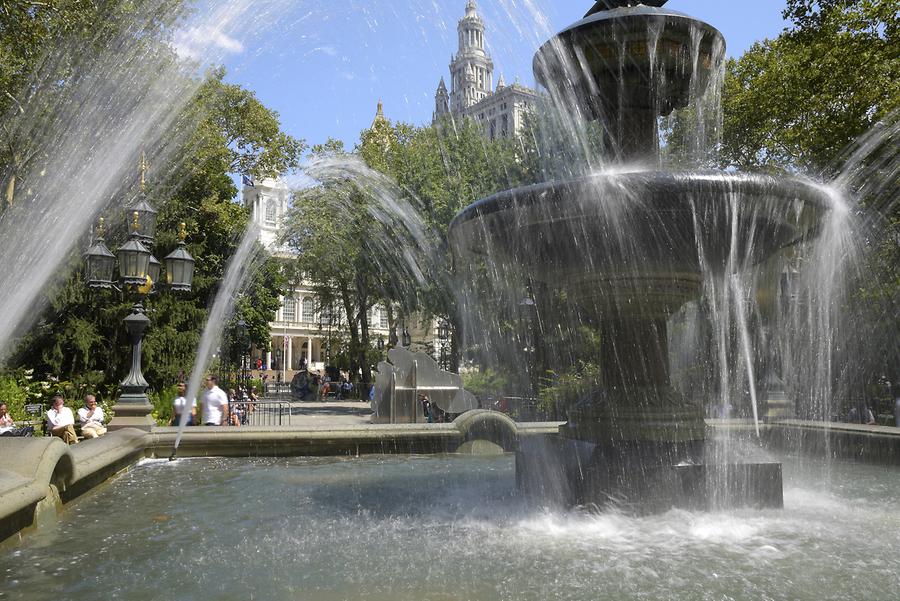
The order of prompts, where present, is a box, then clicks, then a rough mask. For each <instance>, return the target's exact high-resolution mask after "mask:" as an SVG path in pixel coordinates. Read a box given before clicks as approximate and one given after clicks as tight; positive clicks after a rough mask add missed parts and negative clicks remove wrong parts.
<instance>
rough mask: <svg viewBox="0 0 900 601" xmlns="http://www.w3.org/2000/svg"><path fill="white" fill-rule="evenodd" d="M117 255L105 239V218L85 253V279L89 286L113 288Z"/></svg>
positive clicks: (101, 220) (101, 219)
mask: <svg viewBox="0 0 900 601" xmlns="http://www.w3.org/2000/svg"><path fill="white" fill-rule="evenodd" d="M115 268H116V255H114V254H112V252H110V250H109V248H107V247H106V243H105V242H104V240H103V218H102V217H101V218H100V226H99V227H98V228H97V239H96V241H95V242H94V244H93V246H91V247H90V248H89V249H88V250H87V252H86V253H84V281H85V283H86V284H87V286H88V287H89V288H112V287H113V271H114V270H115Z"/></svg>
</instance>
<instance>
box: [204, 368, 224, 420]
mask: <svg viewBox="0 0 900 601" xmlns="http://www.w3.org/2000/svg"><path fill="white" fill-rule="evenodd" d="M205 385H206V390H204V391H203V396H202V397H201V398H200V402H201V403H202V405H203V425H204V426H227V425H228V422H227V421H226V420H227V416H228V396H227V395H226V394H225V391H224V390H222V389H221V388H219V379H218V378H217V377H216V376H213V375H209V376H206V381H205Z"/></svg>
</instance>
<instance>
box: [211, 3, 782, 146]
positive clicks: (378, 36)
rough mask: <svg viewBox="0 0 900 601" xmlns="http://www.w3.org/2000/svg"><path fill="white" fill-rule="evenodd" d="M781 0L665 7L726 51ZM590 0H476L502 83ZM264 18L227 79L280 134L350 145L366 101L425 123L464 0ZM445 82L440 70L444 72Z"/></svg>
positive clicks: (763, 27) (229, 64)
mask: <svg viewBox="0 0 900 601" xmlns="http://www.w3.org/2000/svg"><path fill="white" fill-rule="evenodd" d="M784 4H785V1H784V0H750V1H744V0H669V3H668V4H667V8H671V9H674V10H679V11H682V12H685V13H688V14H690V15H692V16H694V17H697V18H699V19H702V20H704V21H706V22H708V23H710V24H712V25H713V26H715V27H717V28H718V29H719V30H720V31H721V32H722V33H723V34H724V36H725V39H726V41H727V43H728V54H729V55H730V56H740V54H741V53H743V52H744V51H745V50H746V49H748V48H749V47H750V46H751V45H752V44H753V42H755V41H757V40H761V39H764V38H772V37H775V36H777V35H778V34H779V33H780V32H781V31H782V29H783V28H784V27H785V23H784V22H783V20H782V18H781V11H782V9H783V7H784ZM591 5H592V2H591V0H556V1H554V0H479V1H478V7H479V12H480V13H481V15H482V18H483V19H484V20H485V22H486V27H487V31H486V33H485V38H486V40H487V42H488V46H489V51H490V53H491V54H492V56H493V59H494V64H495V73H494V82H495V84H496V79H497V77H498V76H499V74H500V72H502V73H503V74H504V76H505V77H506V80H507V82H508V83H509V82H512V81H513V80H514V78H515V77H516V76H519V77H520V79H521V81H522V83H524V84H526V85H533V82H534V79H533V76H532V74H531V58H532V56H533V54H534V51H535V50H536V48H537V47H538V46H539V45H540V44H541V43H542V42H543V41H545V40H546V39H547V38H548V37H549V36H550V35H551V34H552V33H554V32H556V31H558V30H560V29H562V28H563V27H565V26H567V25H569V24H571V23H573V22H575V21H577V20H578V19H580V18H581V17H582V16H583V15H584V13H585V12H586V11H587V9H588V8H590V6H591ZM282 6H285V7H287V8H286V10H280V11H278V14H272V13H268V14H262V15H259V18H260V19H268V20H269V21H270V22H271V23H272V25H271V26H269V27H267V28H265V29H264V32H263V33H258V32H257V33H254V34H253V36H252V37H250V36H249V34H248V38H246V39H240V36H238V38H239V39H240V44H239V45H237V47H236V48H239V50H236V51H235V52H233V53H232V54H230V55H228V56H227V57H226V60H225V66H226V68H227V69H228V80H229V81H231V82H234V83H239V84H241V85H243V86H245V87H247V88H249V89H252V90H254V91H255V92H256V93H257V95H258V96H259V98H260V99H261V100H262V101H263V102H264V103H265V104H266V105H267V106H268V107H270V108H272V109H274V110H276V111H278V113H279V114H280V115H281V119H282V124H283V127H284V129H285V131H287V132H288V133H290V134H292V135H294V136H296V137H300V138H305V139H306V140H307V141H308V142H309V143H311V144H312V143H317V142H323V141H325V140H326V139H327V138H328V137H329V136H331V137H336V138H340V139H342V140H344V141H345V142H346V143H347V144H348V146H352V145H353V143H354V142H355V141H356V140H357V139H358V136H359V132H360V131H361V130H362V129H364V128H366V127H368V126H369V124H370V123H371V121H372V117H373V116H374V113H375V107H376V104H377V102H378V99H379V98H381V99H383V100H384V106H385V113H386V114H387V117H388V118H389V119H391V120H394V121H398V120H399V121H407V122H412V123H415V124H423V123H426V122H429V121H430V119H431V113H432V110H433V107H434V92H435V89H436V87H437V83H438V81H439V79H440V77H441V76H444V77H445V78H447V76H448V64H449V62H450V55H451V54H452V53H453V52H455V51H456V23H457V21H458V20H459V19H460V18H461V17H462V15H463V14H464V12H465V11H464V8H465V0H296V1H291V2H286V3H285V4H283V5H282ZM448 79H449V78H448Z"/></svg>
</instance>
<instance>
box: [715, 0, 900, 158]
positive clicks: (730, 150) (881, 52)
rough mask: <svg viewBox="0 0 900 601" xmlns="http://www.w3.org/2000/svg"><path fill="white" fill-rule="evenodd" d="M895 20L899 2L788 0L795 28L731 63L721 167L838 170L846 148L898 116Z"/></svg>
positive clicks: (899, 55) (899, 50)
mask: <svg viewBox="0 0 900 601" xmlns="http://www.w3.org/2000/svg"><path fill="white" fill-rule="evenodd" d="M898 14H900V1H898V0H824V1H820V2H814V1H812V0H789V2H788V5H787V8H786V10H785V13H784V16H785V18H787V19H791V20H792V21H793V23H794V26H793V27H792V28H790V29H788V30H787V31H785V33H783V34H782V35H780V36H779V37H778V38H776V39H774V40H766V41H764V42H759V43H757V44H755V45H754V46H753V47H752V48H751V49H750V50H749V51H747V52H746V53H745V54H744V55H743V56H742V57H741V58H740V59H738V60H732V61H730V62H729V63H728V67H727V74H726V79H725V88H724V95H723V103H724V116H725V117H724V134H723V149H722V151H723V152H722V160H723V161H724V162H725V163H726V164H729V165H736V166H738V167H741V168H744V169H802V170H806V171H813V172H816V173H821V172H825V171H832V172H833V171H834V170H835V169H840V165H835V164H834V159H835V158H836V157H838V156H840V155H841V152H842V151H843V150H844V148H845V147H847V146H848V145H850V144H851V143H853V142H854V141H855V140H856V139H858V138H859V137H860V136H862V135H863V134H865V133H866V132H867V131H869V130H870V129H871V128H872V127H873V126H874V125H875V124H876V123H878V122H879V121H881V120H883V119H885V118H886V117H887V116H888V115H890V114H891V113H892V112H893V111H896V110H897V109H898V108H900V39H898V37H897V36H898V32H900V29H898V26H900V17H898Z"/></svg>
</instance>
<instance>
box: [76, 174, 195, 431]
mask: <svg viewBox="0 0 900 601" xmlns="http://www.w3.org/2000/svg"><path fill="white" fill-rule="evenodd" d="M146 170H147V164H146V162H145V160H144V159H143V157H142V158H141V189H140V193H139V195H138V199H137V202H136V203H135V204H134V205H133V206H130V207H128V208H127V209H126V212H127V214H128V216H129V219H130V223H131V235H130V236H129V238H128V241H126V242H125V244H123V245H122V246H120V247H119V248H118V250H116V254H115V255H114V254H112V253H111V252H110V251H109V249H108V248H107V247H106V243H105V241H104V239H103V235H104V220H103V219H102V218H101V219H100V226H99V228H98V229H97V238H96V240H95V241H94V244H93V245H92V246H91V248H90V249H88V251H87V252H86V253H85V254H84V263H85V282H86V284H87V286H88V287H89V288H92V289H109V288H112V289H116V290H120V291H125V292H126V293H127V294H129V295H132V296H134V297H136V301H135V304H134V306H133V307H132V309H131V314H130V315H128V316H127V317H126V318H125V320H124V322H125V328H126V329H127V330H128V335H129V337H130V341H131V370H130V371H129V373H128V375H127V376H126V377H125V380H124V381H123V382H122V384H121V388H122V394H121V396H120V397H119V400H118V402H117V403H116V405H115V407H113V411H114V412H115V418H114V419H113V420H112V422H111V423H110V424H109V428H110V429H111V430H116V429H120V428H127V427H134V428H140V429H143V430H149V429H150V428H151V427H152V426H153V423H154V422H153V418H152V417H151V416H150V412H151V410H152V409H153V407H152V405H151V404H150V400H149V399H148V398H147V388H148V384H147V380H146V379H145V378H144V374H143V370H142V368H141V344H142V342H143V339H144V331H145V330H146V329H147V326H149V325H150V319H149V318H148V317H147V315H146V313H145V311H144V297H145V296H147V295H148V294H150V293H151V291H152V290H153V289H154V286H155V284H156V283H157V282H159V279H160V276H161V272H162V264H161V263H160V262H159V260H157V259H156V258H155V257H154V256H153V254H152V253H151V252H150V250H149V248H148V246H149V247H151V248H152V246H153V242H154V236H155V233H156V215H157V213H156V211H155V210H154V209H153V207H152V206H150V203H149V202H147V199H146V197H145V195H144V192H145V183H144V178H145V175H146ZM186 237H187V233H186V227H185V224H184V223H182V224H181V228H180V232H179V238H180V244H179V246H178V248H177V249H175V251H173V252H172V253H171V254H169V255H168V256H167V257H166V258H165V262H166V279H167V282H168V284H169V287H170V288H171V289H172V290H173V291H176V292H189V291H190V289H191V284H192V283H193V278H194V258H193V257H192V256H191V254H190V253H189V252H188V251H187V248H185V242H184V241H185V238H186ZM116 263H118V267H119V277H118V279H117V280H115V279H114V278H113V270H114V269H115V267H116ZM116 284H118V286H117V285H116Z"/></svg>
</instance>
